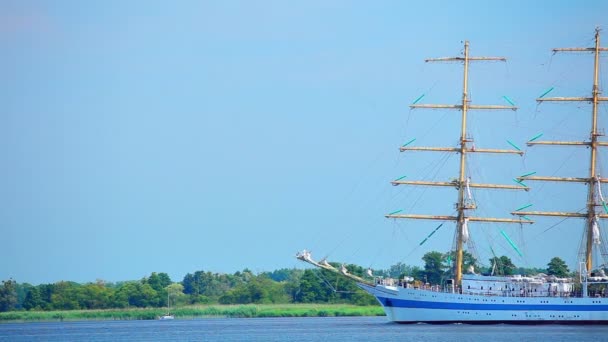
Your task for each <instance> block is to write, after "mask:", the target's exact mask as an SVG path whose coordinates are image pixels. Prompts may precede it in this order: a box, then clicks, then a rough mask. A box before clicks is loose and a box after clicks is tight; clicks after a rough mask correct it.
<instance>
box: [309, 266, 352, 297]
mask: <svg viewBox="0 0 608 342" xmlns="http://www.w3.org/2000/svg"><path fill="white" fill-rule="evenodd" d="M313 273H314V275H315V276H317V278H318V279H319V280H321V281H322V282H323V283H325V285H327V286H328V287H329V288H330V289H331V290H332V291H333V292H334V293H355V292H354V291H338V290H337V287H338V285H337V284H338V277H336V287H335V288H334V287H333V286H332V285H331V283H330V282H329V280H327V279H326V278H325V277H323V275H322V274H321V270H319V269H314V271H313Z"/></svg>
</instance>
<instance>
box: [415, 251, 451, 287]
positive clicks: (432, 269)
mask: <svg viewBox="0 0 608 342" xmlns="http://www.w3.org/2000/svg"><path fill="white" fill-rule="evenodd" d="M422 260H423V261H424V271H422V274H421V275H422V277H421V280H422V279H424V281H425V282H428V283H431V284H441V281H442V280H443V278H444V276H445V271H446V267H445V266H444V264H443V254H442V253H440V252H435V251H433V252H428V253H426V254H425V255H424V256H423V257H422Z"/></svg>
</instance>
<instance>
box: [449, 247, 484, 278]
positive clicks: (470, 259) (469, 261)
mask: <svg viewBox="0 0 608 342" xmlns="http://www.w3.org/2000/svg"><path fill="white" fill-rule="evenodd" d="M445 259H446V264H447V268H448V269H449V270H452V269H453V266H452V265H455V263H456V251H451V252H449V253H447V254H446V256H445ZM471 268H472V269H473V271H475V272H478V271H479V269H480V268H479V265H478V264H477V259H476V258H475V257H474V256H473V254H471V253H469V252H468V251H462V272H463V273H468V272H469V270H470V269H471Z"/></svg>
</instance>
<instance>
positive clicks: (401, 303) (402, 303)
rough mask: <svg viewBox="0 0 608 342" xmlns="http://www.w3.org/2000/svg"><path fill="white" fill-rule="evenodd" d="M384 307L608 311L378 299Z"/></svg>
mask: <svg viewBox="0 0 608 342" xmlns="http://www.w3.org/2000/svg"><path fill="white" fill-rule="evenodd" d="M377 298H378V300H379V301H380V302H381V303H382V306H386V307H395V308H412V309H448V310H488V311H496V310H518V311H607V312H608V305H606V304H593V305H579V304H481V303H480V304H477V303H448V302H428V301H418V300H406V299H395V298H385V297H377Z"/></svg>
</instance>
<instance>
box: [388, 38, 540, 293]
mask: <svg viewBox="0 0 608 342" xmlns="http://www.w3.org/2000/svg"><path fill="white" fill-rule="evenodd" d="M453 61H458V62H462V63H463V66H464V74H463V80H462V102H461V103H460V104H458V105H445V104H413V105H411V106H410V108H435V109H437V108H439V109H457V110H460V112H461V114H462V118H461V128H460V144H459V145H460V146H459V147H407V146H402V147H401V148H400V151H402V152H404V151H440V152H455V153H460V170H459V176H458V181H453V182H434V181H404V180H395V181H393V182H391V183H392V184H393V185H402V184H408V185H426V186H450V187H455V188H456V189H457V190H458V202H457V203H456V210H457V215H456V216H443V215H415V214H389V215H386V217H387V218H394V219H398V218H399V219H425V220H449V221H455V222H456V260H455V267H454V278H455V279H454V280H455V282H456V283H457V284H460V282H461V280H462V265H463V245H464V243H465V241H464V240H465V234H466V232H465V230H466V229H467V222H469V221H470V222H497V223H532V221H528V220H525V221H523V220H515V219H506V218H490V217H469V216H467V214H466V212H467V210H473V209H475V208H476V205H475V204H474V203H472V202H471V201H469V200H468V199H467V198H466V197H465V190H466V188H467V187H470V188H486V189H512V190H526V191H527V190H528V188H527V187H525V186H516V185H500V184H481V183H471V182H470V181H469V180H468V178H467V173H466V158H467V154H468V153H513V154H519V155H522V154H523V152H522V151H519V150H501V149H483V148H473V147H469V146H468V143H469V142H472V139H469V138H467V113H468V111H469V110H471V109H481V110H497V109H502V110H505V109H510V110H514V111H515V110H517V107H515V106H498V105H473V104H470V103H469V102H470V101H469V97H468V78H469V63H470V62H471V61H503V62H504V61H506V59H505V58H504V57H470V56H469V42H468V41H465V42H464V57H443V58H431V59H427V60H425V62H453Z"/></svg>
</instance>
